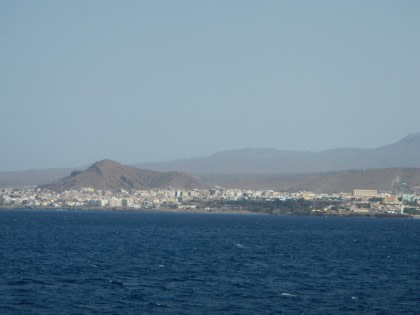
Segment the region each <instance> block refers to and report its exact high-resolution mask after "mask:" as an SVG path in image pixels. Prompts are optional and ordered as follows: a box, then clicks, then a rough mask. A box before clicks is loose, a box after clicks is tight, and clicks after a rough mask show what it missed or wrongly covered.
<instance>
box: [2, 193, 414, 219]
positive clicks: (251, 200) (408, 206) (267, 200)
mask: <svg viewBox="0 0 420 315" xmlns="http://www.w3.org/2000/svg"><path fill="white" fill-rule="evenodd" d="M0 208H29V209H31V208H34V209H40V208H46V209H114V210H172V211H193V212H218V211H220V212H235V211H249V212H261V213H269V214H274V215H276V214H306V215H311V214H312V215H343V216H345V215H368V216H370V215H374V216H376V215H377V216H384V215H385V216H407V217H411V216H418V215H420V196H419V195H418V194H392V193H389V192H379V191H377V190H362V189H354V190H353V193H333V194H325V193H322V194H320V193H314V192H307V191H303V192H292V193H291V192H276V191H272V190H241V189H226V188H222V187H215V188H213V189H192V190H182V189H175V188H170V187H169V188H167V189H150V190H134V191H127V190H124V189H118V190H114V191H103V190H95V189H93V188H91V187H86V188H83V189H80V190H68V191H62V192H55V191H52V190H47V189H41V188H37V187H26V188H2V189H0Z"/></svg>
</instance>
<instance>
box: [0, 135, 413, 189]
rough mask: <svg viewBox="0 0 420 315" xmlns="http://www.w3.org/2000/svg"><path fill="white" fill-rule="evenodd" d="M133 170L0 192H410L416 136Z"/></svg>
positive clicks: (10, 178)
mask: <svg viewBox="0 0 420 315" xmlns="http://www.w3.org/2000/svg"><path fill="white" fill-rule="evenodd" d="M136 166H137V167H139V168H140V169H139V168H137V167H133V166H126V165H122V164H119V163H117V162H114V161H110V160H103V161H99V162H97V163H95V164H93V165H92V166H90V167H89V168H86V167H83V168H81V170H77V171H72V169H69V168H62V169H44V170H28V171H15V172H0V187H7V186H9V187H22V186H25V185H41V186H42V187H46V188H50V189H54V190H65V189H78V188H81V187H86V186H91V187H94V188H96V189H107V190H108V189H111V190H112V189H117V188H125V189H149V188H160V187H167V186H172V187H178V188H201V187H204V186H206V185H220V186H224V187H230V188H249V189H273V190H280V191H296V190H314V191H325V192H331V191H351V190H352V189H353V188H356V187H357V188H377V189H382V190H387V191H392V190H398V191H407V192H409V191H413V190H415V191H416V190H417V189H418V187H420V184H419V182H420V178H419V177H420V133H417V134H409V135H408V136H406V137H404V138H403V139H401V140H400V141H398V142H396V143H393V144H389V145H385V146H382V147H379V148H375V149H360V148H342V149H333V150H326V151H321V152H302V151H281V150H277V149H242V150H233V151H224V152H217V153H215V154H213V155H211V156H209V157H202V158H193V159H183V160H176V161H167V162H160V163H148V164H137V165H136ZM186 173H189V174H195V177H192V176H189V175H187V174H186ZM69 174H70V175H69ZM60 178H61V179H60ZM199 178H200V179H201V180H200V179H199Z"/></svg>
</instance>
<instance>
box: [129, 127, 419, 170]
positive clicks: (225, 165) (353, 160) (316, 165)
mask: <svg viewBox="0 0 420 315" xmlns="http://www.w3.org/2000/svg"><path fill="white" fill-rule="evenodd" d="M135 165H136V166H138V167H144V168H148V169H152V170H158V171H170V170H178V171H182V172H186V173H189V174H225V173H226V174H227V173H230V174H243V173H255V174H264V173H276V174H287V173H316V172H329V171H338V170H350V169H368V168H393V167H394V168H398V167H414V168H417V167H420V133H411V134H408V135H407V136H405V137H404V138H402V139H400V140H399V141H397V142H395V143H392V144H388V145H384V146H381V147H378V148H371V149H366V148H335V149H328V150H323V151H317V152H313V151H285V150H278V149H273V148H262V149H253V148H243V149H238V150H227V151H219V152H216V153H214V154H212V155H210V156H207V157H201V158H193V159H179V160H172V161H163V162H155V163H142V164H135Z"/></svg>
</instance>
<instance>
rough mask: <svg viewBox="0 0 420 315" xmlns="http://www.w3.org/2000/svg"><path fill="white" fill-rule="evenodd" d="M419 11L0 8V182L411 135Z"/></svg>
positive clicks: (134, 4) (407, 7) (419, 7)
mask: <svg viewBox="0 0 420 315" xmlns="http://www.w3.org/2000/svg"><path fill="white" fill-rule="evenodd" d="M419 56H420V1H415V0H413V1H409V0H401V1H394V0H392V1H387V0H380V1H374V0H369V1H365V0H355V1H332V0H331V1H322V0H319V1H309V0H308V1H303V0H301V1H299V0H298V1H294V0H293V1H269V0H265V1H245V0H238V1H234V0H229V1H225V0H220V1H217V0H216V1H204V0H203V1H196V0H194V1H183V0H180V1H169V0H166V1H159V0H153V1H137V0H136V1H128V0H127V1H106V0H101V1H93V0H90V1H81V0H74V1H57V0H53V1H44V0H43V1H26V0H11V1H8V0H1V1H0V148H1V149H0V171H9V170H20V169H31V168H55V167H77V166H80V165H88V164H91V163H93V162H94V161H97V160H101V159H105V158H107V159H113V160H117V161H119V162H121V163H140V162H154V161H164V160H171V159H178V158H189V157H194V156H207V155H210V154H213V153H215V152H217V151H222V150H231V149H239V148H277V149H281V150H305V151H306V150H312V151H319V150H325V149H331V148H336V147H362V148H371V147H378V146H381V145H385V144H388V143H392V142H395V141H397V140H399V139H400V138H402V137H404V136H405V135H407V134H408V133H417V132H420V102H419V100H420V57H419Z"/></svg>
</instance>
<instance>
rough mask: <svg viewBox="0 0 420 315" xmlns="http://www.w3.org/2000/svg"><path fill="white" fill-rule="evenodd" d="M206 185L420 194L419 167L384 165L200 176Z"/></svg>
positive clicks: (323, 191) (290, 190)
mask: <svg viewBox="0 0 420 315" xmlns="http://www.w3.org/2000/svg"><path fill="white" fill-rule="evenodd" d="M200 178H201V179H202V180H203V181H205V182H207V183H208V184H213V185H220V186H223V187H226V188H240V189H259V190H262V189H272V190H276V191H286V192H294V191H304V190H307V191H314V192H319V193H332V192H351V191H352V190H353V189H378V190H381V191H393V192H404V193H412V192H415V193H420V168H385V169H367V170H349V171H337V172H326V173H310V174H246V175H244V174H230V175H226V174H223V175H209V174H207V175H201V176H200Z"/></svg>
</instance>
